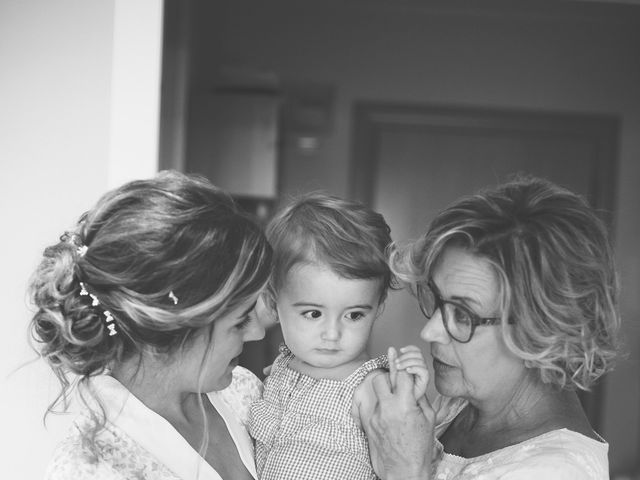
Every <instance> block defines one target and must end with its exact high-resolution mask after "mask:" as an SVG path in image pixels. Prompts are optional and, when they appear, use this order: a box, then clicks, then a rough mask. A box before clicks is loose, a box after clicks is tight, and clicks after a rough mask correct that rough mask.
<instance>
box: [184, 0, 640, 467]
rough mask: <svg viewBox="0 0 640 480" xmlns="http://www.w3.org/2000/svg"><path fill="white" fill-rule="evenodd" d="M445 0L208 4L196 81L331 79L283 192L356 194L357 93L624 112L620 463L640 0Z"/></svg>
mask: <svg viewBox="0 0 640 480" xmlns="http://www.w3.org/2000/svg"><path fill="white" fill-rule="evenodd" d="M487 3H488V4H491V2H487ZM434 4H435V5H436V6H435V7H434ZM437 4H438V2H433V3H430V2H421V1H415V2H412V1H401V2H387V1H374V0H366V1H357V0H355V1H351V2H341V1H330V0H326V1H322V2H320V1H318V2H299V1H297V0H277V1H276V0H274V1H271V2H261V1H259V0H234V1H233V2H229V1H216V2H205V3H202V4H200V7H199V10H198V11H196V12H194V15H193V17H194V19H195V20H196V21H197V22H198V23H197V25H196V27H195V29H194V32H193V33H194V35H196V36H197V38H194V39H193V44H194V46H195V47H196V48H198V50H196V51H195V54H194V55H193V56H192V65H193V73H192V82H193V85H194V89H195V91H196V94H197V93H200V92H203V91H207V90H208V89H211V88H212V86H213V85H214V83H215V80H216V75H217V74H218V69H219V67H220V66H227V67H228V66H231V67H235V68H237V69H246V70H249V71H252V70H253V71H257V72H263V73H264V72H267V73H271V74H272V75H274V76H277V77H279V78H280V79H281V80H283V81H284V82H291V81H297V82H305V81H306V82H319V83H320V84H327V85H330V86H334V87H335V88H336V104H335V109H334V117H333V128H332V130H331V131H330V132H329V133H328V134H327V135H326V136H325V137H322V138H321V139H320V146H319V148H318V150H317V152H316V153H315V154H313V155H306V154H301V153H300V152H299V151H298V152H297V153H296V151H295V148H294V147H292V146H291V145H289V144H287V142H286V139H285V142H284V143H283V147H284V151H283V153H284V154H283V157H282V159H281V160H282V165H281V172H280V174H281V177H280V180H281V183H280V185H281V189H282V191H283V192H284V193H285V194H287V193H295V192H299V191H304V190H308V189H310V188H322V189H326V190H328V191H330V192H333V193H335V194H338V195H349V191H348V188H349V159H350V154H351V151H350V143H349V142H350V138H351V121H352V118H351V108H352V105H353V102H354V101H357V100H375V101H387V102H401V103H418V104H420V103H422V104H450V105H467V106H479V107H489V108H519V109H530V110H540V111H569V112H588V113H603V114H613V115H618V116H619V117H620V118H621V120H622V131H621V136H620V145H619V165H618V196H617V209H616V211H615V217H616V222H617V223H616V227H615V232H614V235H615V238H616V248H617V254H618V259H619V265H620V271H621V277H622V284H623V294H622V313H623V317H624V323H625V325H624V337H625V341H626V349H627V353H628V356H627V357H626V358H623V359H622V361H621V362H620V364H619V366H618V369H617V371H616V372H614V374H612V375H611V376H610V377H609V378H608V383H607V388H606V398H605V407H604V408H605V411H604V422H605V430H604V431H603V432H601V433H602V434H603V435H604V436H605V437H606V438H607V439H608V440H609V441H610V444H611V449H610V461H611V465H612V467H613V469H614V470H615V471H622V470H627V469H631V468H634V467H636V466H637V464H636V458H637V454H638V452H639V451H640V328H639V327H638V325H637V320H638V317H639V315H640V296H638V292H639V291H640V251H639V249H638V237H640V216H639V215H638V205H640V189H639V188H638V183H640V135H639V134H638V132H640V89H639V88H638V85H640V63H639V62H638V59H639V58H640V10H639V9H638V7H635V8H633V9H632V8H631V7H627V9H626V10H625V12H624V13H622V14H619V13H617V11H616V10H614V7H613V6H603V5H595V3H594V4H590V5H579V4H576V3H573V4H572V2H557V3H556V4H555V6H552V5H551V4H550V3H545V6H542V7H540V8H535V2H529V3H528V7H527V3H526V2H518V5H521V4H522V7H519V6H517V7H512V8H510V9H509V8H507V7H506V3H504V2H503V4H502V5H503V7H500V8H501V9H505V8H507V10H510V11H509V12H508V13H507V14H504V13H502V12H501V11H500V9H494V10H493V11H491V12H490V13H489V14H486V13H484V14H483V13H482V11H483V10H485V8H484V7H483V6H482V5H480V4H478V3H477V2H475V5H473V6H471V7H469V5H472V4H474V2H468V4H467V5H468V8H467V9H466V10H465V8H464V7H463V8H458V7H456V5H458V6H459V5H461V4H462V2H454V3H453V4H452V5H451V6H448V5H445V4H446V2H440V8H438V7H437ZM483 5H484V4H483ZM603 7H611V8H603ZM488 8H489V9H490V7H488ZM545 8H546V11H545ZM616 8H617V7H616ZM416 333H417V332H416Z"/></svg>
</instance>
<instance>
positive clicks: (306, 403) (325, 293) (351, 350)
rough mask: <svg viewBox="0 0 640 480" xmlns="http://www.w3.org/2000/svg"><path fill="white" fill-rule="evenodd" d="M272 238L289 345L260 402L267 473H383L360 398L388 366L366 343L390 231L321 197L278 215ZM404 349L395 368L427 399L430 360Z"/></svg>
mask: <svg viewBox="0 0 640 480" xmlns="http://www.w3.org/2000/svg"><path fill="white" fill-rule="evenodd" d="M267 237H268V239H269V241H270V243H271V245H272V247H273V249H274V270H273V274H272V278H271V281H270V284H269V285H268V287H267V294H266V303H267V306H268V307H269V308H270V310H271V311H272V312H273V314H274V315H275V316H276V320H277V321H279V322H280V324H281V327H282V333H283V336H284V342H285V343H284V344H283V345H281V347H280V355H279V356H278V357H277V358H276V360H275V361H274V363H273V366H272V368H271V372H270V375H269V377H268V378H267V379H266V380H265V384H264V393H263V397H262V399H261V400H259V401H257V402H254V403H253V404H252V406H251V412H250V420H249V432H250V433H251V435H252V436H253V437H254V439H255V441H256V451H255V455H256V468H257V471H258V477H259V478H260V479H261V480H286V479H292V480H293V479H295V480H304V479H313V480H317V479H336V480H337V479H340V480H343V479H349V480H359V479H362V480H370V479H376V478H377V477H376V475H375V473H374V471H373V468H372V466H371V461H370V458H369V450H368V446H367V440H366V437H365V435H364V432H363V431H362V430H361V428H360V426H359V421H358V420H357V417H358V415H357V407H355V406H352V399H353V394H354V390H355V389H356V387H358V386H359V385H360V384H361V383H362V382H363V381H364V382H369V381H370V379H371V378H372V376H368V374H369V373H372V372H374V371H375V372H376V373H379V370H380V369H386V368H387V367H388V360H387V357H386V356H385V355H383V356H380V357H377V358H373V359H370V357H369V356H368V355H367V352H366V347H367V343H368V340H369V336H370V333H371V329H372V326H373V323H374V321H375V319H376V318H377V317H378V316H379V315H380V313H382V305H383V302H384V299H385V297H386V295H387V291H388V289H389V287H390V285H391V282H392V275H391V271H390V270H389V267H388V265H387V258H386V249H387V247H388V246H389V244H390V243H391V237H390V229H389V227H388V225H387V224H386V222H385V220H384V218H383V217H382V215H380V214H378V213H376V212H373V211H371V210H369V209H368V208H366V207H364V206H363V205H361V204H358V203H353V202H348V201H345V200H342V199H339V198H336V197H332V196H327V195H323V194H317V193H315V194H309V195H305V196H303V197H301V198H299V199H298V200H296V201H294V202H293V203H292V204H291V205H289V206H288V207H287V208H285V209H284V210H282V211H281V212H280V213H279V214H277V215H276V217H275V218H274V219H273V220H272V221H271V222H270V224H269V226H268V228H267ZM400 352H401V353H400V356H399V358H398V359H397V363H395V365H397V366H398V367H399V368H400V369H406V370H407V371H408V372H409V373H412V374H414V377H413V378H414V394H415V395H416V398H418V397H421V396H422V395H424V394H425V391H426V384H427V367H426V364H425V361H424V358H423V357H422V354H421V353H420V350H419V349H418V348H417V347H405V348H403V349H401V351H400ZM394 361H395V359H394ZM363 387H366V385H363ZM360 391H367V389H366V388H364V389H360ZM352 412H354V414H353V415H352Z"/></svg>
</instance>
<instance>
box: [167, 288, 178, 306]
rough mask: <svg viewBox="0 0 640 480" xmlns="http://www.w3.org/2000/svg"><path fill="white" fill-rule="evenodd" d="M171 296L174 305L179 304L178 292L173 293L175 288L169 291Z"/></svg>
mask: <svg viewBox="0 0 640 480" xmlns="http://www.w3.org/2000/svg"><path fill="white" fill-rule="evenodd" d="M169 298H170V299H171V301H172V302H173V304H174V305H177V304H178V297H176V294H175V293H173V290H171V291H170V292H169Z"/></svg>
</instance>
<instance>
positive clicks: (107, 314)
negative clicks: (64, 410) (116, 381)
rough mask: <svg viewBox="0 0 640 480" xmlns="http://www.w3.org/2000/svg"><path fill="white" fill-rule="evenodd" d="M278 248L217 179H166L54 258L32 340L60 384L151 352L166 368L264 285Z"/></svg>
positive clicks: (96, 218) (43, 269)
mask: <svg viewBox="0 0 640 480" xmlns="http://www.w3.org/2000/svg"><path fill="white" fill-rule="evenodd" d="M271 255H272V254H271V248H270V247H269V245H268V243H267V241H266V239H265V237H264V235H263V233H262V232H261V230H260V228H259V227H258V226H257V225H256V224H255V223H254V222H253V221H252V220H251V219H250V218H249V217H247V216H246V215H245V214H243V213H241V212H240V211H239V210H238V207H237V206H236V204H235V203H234V201H233V200H232V199H231V197H230V196H229V195H228V194H226V193H225V192H223V191H222V190H220V189H218V188H216V187H214V186H213V185H211V183H209V182H208V181H207V180H205V179H203V178H200V177H196V176H188V175H184V174H181V173H177V172H162V173H160V174H159V175H158V176H157V177H155V178H153V179H150V180H139V181H133V182H130V183H127V184H125V185H123V186H122V187H120V188H117V189H115V190H112V191H110V192H108V193H106V194H105V195H104V196H103V197H102V198H101V199H100V200H99V201H98V203H97V204H96V205H95V207H94V208H92V209H91V210H90V211H88V212H86V213H85V214H84V215H82V217H81V218H80V220H79V222H78V224H77V226H76V227H75V229H73V230H72V231H69V232H66V233H65V234H63V235H62V237H61V239H60V241H59V242H58V243H56V244H54V245H52V246H50V247H47V248H46V249H45V251H44V256H43V259H42V261H41V263H40V265H39V267H38V268H37V270H36V272H35V274H34V276H33V280H32V283H31V298H32V301H33V303H34V305H35V307H36V308H37V311H36V313H35V315H34V316H33V319H32V321H31V325H30V329H31V334H32V337H33V340H34V341H35V346H36V348H37V350H38V351H39V353H40V355H41V356H42V357H43V358H44V359H45V360H46V361H47V362H48V363H49V364H50V366H51V367H52V369H53V371H54V373H55V374H56V375H57V377H58V378H59V379H60V381H61V383H62V391H61V394H60V397H59V398H58V399H57V401H56V402H54V404H52V407H51V408H53V407H55V405H56V404H57V402H58V401H60V400H61V399H66V395H67V393H68V391H69V388H70V385H71V384H72V383H73V382H72V379H74V380H79V381H80V382H83V381H85V380H86V379H87V378H88V377H90V376H93V375H97V374H100V373H103V372H105V371H108V370H109V369H110V368H112V367H113V365H114V364H116V363H117V362H121V361H123V360H126V359H129V358H132V357H133V358H135V357H139V356H140V355H141V354H142V353H143V352H146V351H151V352H153V353H154V354H160V355H163V354H166V355H167V356H168V358H169V357H170V355H171V354H173V353H175V352H176V351H178V350H179V349H181V348H185V347H186V346H188V345H189V342H190V339H191V338H192V337H193V336H194V335H193V334H194V333H195V332H197V331H199V330H200V329H202V328H203V327H207V326H210V325H212V323H213V322H215V321H216V319H218V318H221V317H223V316H224V315H225V314H227V313H228V312H230V311H232V310H233V309H234V308H237V307H238V306H239V305H240V304H242V303H243V302H246V301H247V300H248V299H250V298H251V297H252V296H254V295H255V294H257V293H258V292H259V291H260V290H261V289H262V288H263V287H264V285H265V284H266V282H267V280H268V277H269V273H270V269H271Z"/></svg>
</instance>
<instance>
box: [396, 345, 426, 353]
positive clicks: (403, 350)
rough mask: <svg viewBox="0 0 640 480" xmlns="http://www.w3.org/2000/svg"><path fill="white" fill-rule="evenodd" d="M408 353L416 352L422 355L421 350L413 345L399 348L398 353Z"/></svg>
mask: <svg viewBox="0 0 640 480" xmlns="http://www.w3.org/2000/svg"><path fill="white" fill-rule="evenodd" d="M408 352H418V353H422V350H421V349H420V348H418V347H416V346H415V345H405V346H404V347H400V353H408Z"/></svg>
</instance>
